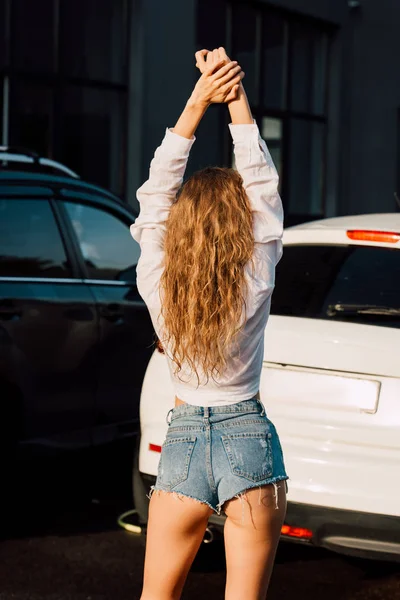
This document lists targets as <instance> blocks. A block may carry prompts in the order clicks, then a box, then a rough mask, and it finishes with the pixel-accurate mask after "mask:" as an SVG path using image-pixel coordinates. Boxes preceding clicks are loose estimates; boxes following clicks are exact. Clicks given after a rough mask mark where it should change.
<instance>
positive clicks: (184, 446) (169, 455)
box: [157, 436, 197, 488]
mask: <svg viewBox="0 0 400 600" xmlns="http://www.w3.org/2000/svg"><path fill="white" fill-rule="evenodd" d="M196 439H197V438H196V436H184V437H173V438H170V439H168V438H167V440H166V441H165V442H164V444H163V447H162V451H161V458H160V462H159V465H158V477H157V479H158V483H160V484H161V485H163V486H165V487H168V488H173V487H175V486H176V485H178V484H179V483H182V482H183V481H185V480H186V479H187V476H188V473H189V466H190V459H191V458H192V453H193V449H194V445H195V443H196Z"/></svg>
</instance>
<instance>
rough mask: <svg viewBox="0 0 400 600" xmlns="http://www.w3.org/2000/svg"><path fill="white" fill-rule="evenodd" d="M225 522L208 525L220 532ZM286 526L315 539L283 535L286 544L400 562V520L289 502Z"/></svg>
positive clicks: (217, 519) (219, 520) (214, 519)
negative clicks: (303, 545)
mask: <svg viewBox="0 0 400 600" xmlns="http://www.w3.org/2000/svg"><path fill="white" fill-rule="evenodd" d="M224 521H225V516H224V515H220V516H218V515H211V517H210V520H209V523H210V525H211V526H212V527H215V528H217V529H219V530H221V529H222V528H223V525H224ZM285 524H287V525H289V526H291V527H292V528H296V529H300V528H301V529H305V530H308V531H311V532H312V537H311V538H306V537H291V536H288V535H282V540H284V541H290V542H297V543H303V544H308V545H313V546H319V547H322V548H327V549H329V550H333V551H335V552H340V553H341V554H347V555H350V556H358V557H363V558H371V559H381V560H389V561H396V562H400V517H393V516H388V515H377V514H369V513H362V512H355V511H348V510H339V509H335V508H325V507H323V506H313V505H309V504H298V503H295V502H288V506H287V512H286V518H285Z"/></svg>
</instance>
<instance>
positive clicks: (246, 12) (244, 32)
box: [232, 4, 258, 104]
mask: <svg viewBox="0 0 400 600" xmlns="http://www.w3.org/2000/svg"><path fill="white" fill-rule="evenodd" d="M232 30H233V32H234V35H233V47H232V57H234V60H237V61H238V63H239V64H240V66H241V67H242V69H243V71H244V72H245V74H246V77H245V84H246V93H247V95H248V98H249V101H250V103H251V104H255V103H256V102H257V92H258V90H257V87H258V86H257V81H258V72H257V61H258V57H257V11H256V10H255V9H254V8H252V7H251V6H246V5H245V4H237V5H236V4H234V5H233V8H232Z"/></svg>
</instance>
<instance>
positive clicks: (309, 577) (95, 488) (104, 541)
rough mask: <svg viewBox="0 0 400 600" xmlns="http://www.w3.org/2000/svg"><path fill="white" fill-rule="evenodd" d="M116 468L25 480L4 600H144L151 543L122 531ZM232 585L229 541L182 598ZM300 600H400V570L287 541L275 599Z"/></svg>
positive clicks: (4, 516) (0, 561)
mask: <svg viewBox="0 0 400 600" xmlns="http://www.w3.org/2000/svg"><path fill="white" fill-rule="evenodd" d="M82 464H83V463H81V465H82ZM107 464H108V465H109V467H108V468H103V469H101V470H100V472H99V473H98V475H99V474H101V477H100V478H99V477H97V481H95V479H93V478H92V477H88V474H87V472H86V473H85V474H84V476H83V477H80V478H79V479H78V480H77V479H76V477H75V475H76V473H75V467H74V468H73V469H70V470H68V469H64V470H63V469H60V468H59V462H58V463H57V469H55V466H54V465H53V466H52V467H51V468H50V470H47V471H45V472H43V473H38V471H37V470H35V468H32V467H31V466H29V468H28V469H27V472H25V473H24V475H23V476H21V478H20V484H21V485H20V488H21V489H18V493H17V494H16V495H15V494H14V498H13V501H12V503H11V504H9V505H8V507H5V508H4V509H2V513H1V529H0V535H1V541H0V600H72V599H73V600H128V599H129V600H139V598H140V592H141V582H142V572H143V560H144V544H145V538H144V537H143V536H140V535H139V536H138V535H136V534H132V533H128V532H126V531H123V530H122V529H120V528H119V527H118V525H117V517H118V515H119V514H120V513H121V512H123V511H125V510H128V509H130V508H131V491H130V485H129V481H128V480H129V477H128V479H127V473H128V475H129V472H128V471H127V468H129V460H128V461H126V462H125V463H124V462H119V463H118V464H119V465H120V469H119V470H118V469H115V468H114V465H115V463H113V462H112V461H111V462H110V461H109V462H108V463H107ZM107 471H108V472H107ZM60 473H61V476H60ZM5 491H6V490H4V489H3V490H2V497H3V499H4V497H5V496H6V494H5ZM15 491H16V490H15V489H14V492H15ZM224 585H225V562H224V554H223V546H222V543H221V542H220V541H217V542H214V543H212V544H208V545H205V544H204V545H202V547H201V548H200V551H199V553H198V556H197V557H196V560H195V562H194V564H193V567H192V569H191V572H190V574H189V577H188V580H187V583H186V587H185V590H184V594H183V597H182V599H183V600H200V599H201V600H203V599H204V597H205V595H206V596H207V599H208V600H217V599H218V600H221V599H223V598H224ZM292 599H293V600H378V599H379V600H400V564H390V563H382V562H378V561H374V562H371V561H367V560H359V559H352V558H347V557H344V556H340V555H337V554H334V553H331V552H328V551H321V550H318V549H314V548H308V547H303V546H298V545H294V544H287V543H282V544H281V545H280V548H279V550H278V555H277V559H276V563H275V569H274V573H273V577H272V581H271V585H270V591H269V594H268V600H292ZM243 600H246V599H243Z"/></svg>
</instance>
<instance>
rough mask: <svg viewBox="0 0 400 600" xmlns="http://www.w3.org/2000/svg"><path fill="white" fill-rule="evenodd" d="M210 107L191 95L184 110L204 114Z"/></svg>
mask: <svg viewBox="0 0 400 600" xmlns="http://www.w3.org/2000/svg"><path fill="white" fill-rule="evenodd" d="M209 106H210V102H207V100H204V99H202V98H199V97H198V96H197V94H195V93H192V94H191V96H190V98H189V100H188V101H187V102H186V108H188V109H190V110H196V111H203V112H205V111H206V110H207V108H208V107H209Z"/></svg>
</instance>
